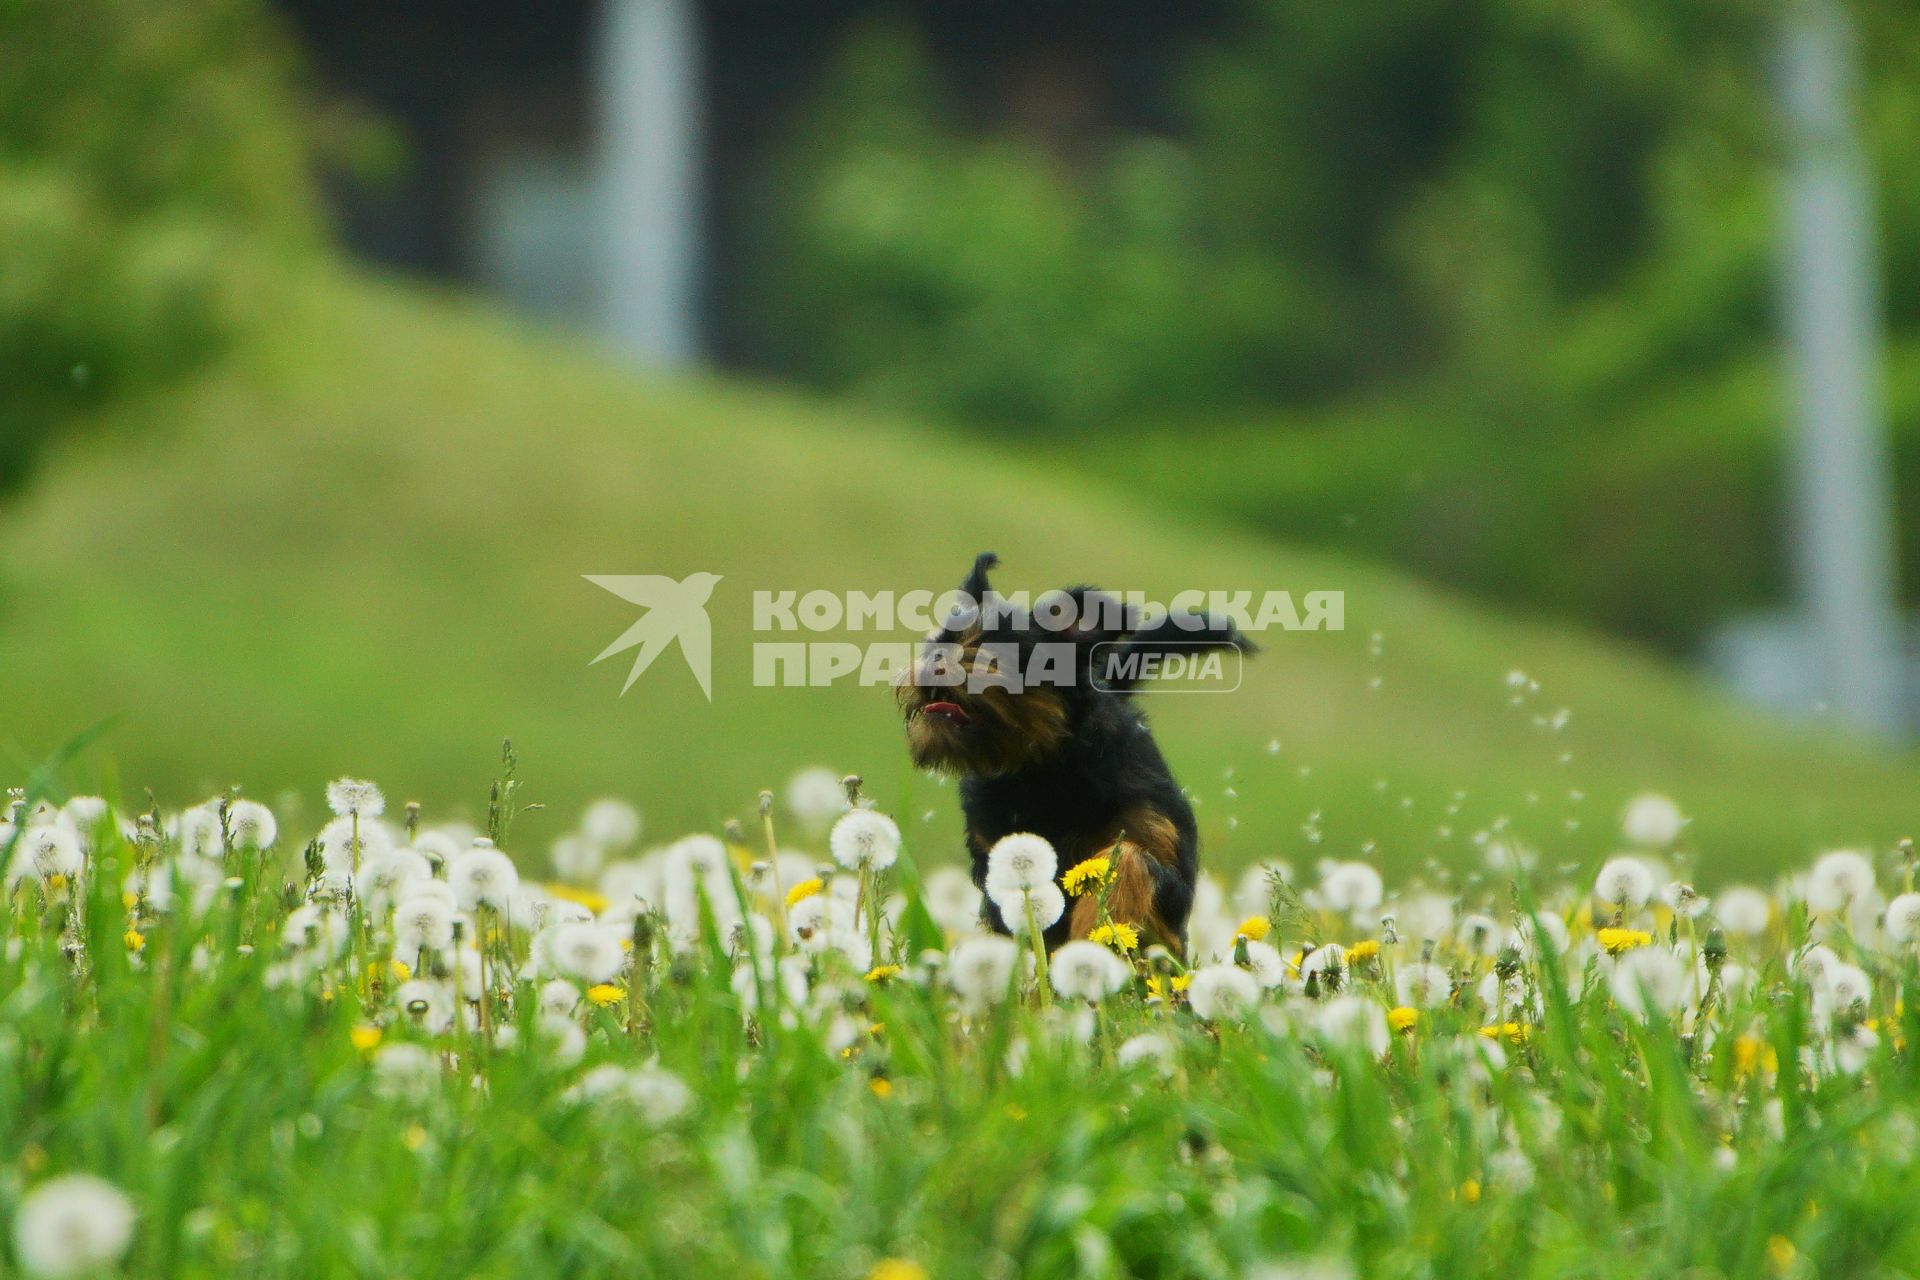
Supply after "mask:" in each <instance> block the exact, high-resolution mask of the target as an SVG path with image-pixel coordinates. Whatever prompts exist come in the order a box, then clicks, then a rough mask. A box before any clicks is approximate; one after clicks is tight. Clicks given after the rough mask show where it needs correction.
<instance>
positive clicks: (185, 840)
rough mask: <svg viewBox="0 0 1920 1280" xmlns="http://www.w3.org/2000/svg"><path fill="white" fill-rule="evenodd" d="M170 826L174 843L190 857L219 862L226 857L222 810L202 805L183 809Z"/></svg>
mask: <svg viewBox="0 0 1920 1280" xmlns="http://www.w3.org/2000/svg"><path fill="white" fill-rule="evenodd" d="M168 825H169V826H170V827H171V828H172V832H171V834H172V835H173V839H174V843H175V844H177V845H179V846H180V852H181V853H183V854H185V855H187V856H188V857H190V858H212V859H216V860H217V859H219V858H222V857H224V856H226V852H227V848H226V844H225V841H224V839H223V837H222V835H221V832H220V810H219V809H218V808H217V807H216V806H214V805H210V804H202V805H195V806H194V807H193V808H191V809H182V810H181V811H180V812H179V813H177V814H175V815H174V817H173V821H172V822H171V823H169V824H168Z"/></svg>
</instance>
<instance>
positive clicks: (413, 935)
mask: <svg viewBox="0 0 1920 1280" xmlns="http://www.w3.org/2000/svg"><path fill="white" fill-rule="evenodd" d="M452 945H453V904H452V903H451V902H448V901H447V900H446V899H445V898H444V897H441V896H439V895H437V894H421V893H416V894H414V895H412V896H411V897H409V898H407V899H406V900H405V901H404V902H402V903H401V904H400V905H399V906H398V907H395V908H394V911H393V946H394V950H396V951H398V952H399V953H401V954H402V955H414V956H417V955H419V954H420V952H422V951H444V950H446V949H447V948H448V947H450V946H452Z"/></svg>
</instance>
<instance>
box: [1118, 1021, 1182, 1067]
mask: <svg viewBox="0 0 1920 1280" xmlns="http://www.w3.org/2000/svg"><path fill="white" fill-rule="evenodd" d="M1173 1052H1174V1049H1173V1041H1171V1040H1169V1039H1167V1037H1165V1036H1163V1035H1161V1034H1160V1033H1159V1032H1157V1031H1145V1032H1142V1033H1141V1034H1139V1035H1137V1036H1134V1037H1133V1038H1132V1039H1130V1040H1125V1041H1122V1042H1121V1044H1120V1047H1119V1048H1118V1049H1115V1050H1114V1051H1113V1057H1114V1061H1116V1062H1118V1063H1119V1064H1120V1069H1121V1070H1122V1071H1125V1070H1126V1069H1128V1068H1129V1067H1140V1066H1145V1067H1151V1068H1153V1069H1154V1070H1155V1071H1158V1072H1160V1073H1161V1074H1162V1075H1165V1074H1167V1073H1169V1072H1171V1071H1172V1070H1173Z"/></svg>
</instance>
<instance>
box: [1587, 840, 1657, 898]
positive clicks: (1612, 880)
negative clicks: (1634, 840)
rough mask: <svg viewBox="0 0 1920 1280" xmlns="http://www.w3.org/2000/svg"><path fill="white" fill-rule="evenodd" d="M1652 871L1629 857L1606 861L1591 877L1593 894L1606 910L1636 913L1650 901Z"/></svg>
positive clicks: (1623, 855) (1626, 855)
mask: <svg viewBox="0 0 1920 1280" xmlns="http://www.w3.org/2000/svg"><path fill="white" fill-rule="evenodd" d="M1653 887H1654V878H1653V868H1651V867H1649V866H1648V865H1647V864H1646V863H1644V862H1642V861H1641V860H1640V859H1638V858H1636V857H1633V856H1632V855H1631V854H1621V855H1619V856H1618V857H1613V858H1609V859H1607V861H1606V863H1605V864H1604V865H1602V866H1601V868H1600V874H1599V875H1597V876H1595V877H1594V880H1593V893H1594V896H1595V897H1596V898H1599V899H1600V901H1602V902H1604V903H1607V904H1608V905H1609V906H1616V907H1624V908H1626V909H1627V910H1629V911H1638V910H1639V909H1640V908H1641V907H1644V906H1646V905H1647V902H1648V901H1649V900H1650V899H1651V898H1652V897H1653Z"/></svg>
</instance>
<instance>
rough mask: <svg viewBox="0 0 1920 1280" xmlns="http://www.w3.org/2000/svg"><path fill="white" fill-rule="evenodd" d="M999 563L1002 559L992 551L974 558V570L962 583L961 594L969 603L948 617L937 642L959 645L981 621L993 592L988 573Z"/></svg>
mask: <svg viewBox="0 0 1920 1280" xmlns="http://www.w3.org/2000/svg"><path fill="white" fill-rule="evenodd" d="M999 563H1000V557H999V556H997V555H995V554H993V552H991V551H982V552H981V553H980V554H979V555H977V556H975V557H974V558H973V568H972V569H971V570H970V571H969V572H968V573H967V576H966V578H965V580H963V581H962V582H961V583H960V594H962V595H964V596H965V597H967V603H966V604H964V605H962V606H961V607H960V608H958V609H956V610H955V611H954V612H953V613H951V614H949V615H948V616H947V619H946V622H945V623H944V624H943V625H942V626H941V628H940V632H939V634H938V635H936V636H935V637H934V639H935V640H937V641H940V642H943V643H946V644H957V643H959V642H960V641H961V640H962V639H964V638H965V636H966V633H967V632H968V631H969V630H971V629H972V628H973V627H974V626H975V625H976V624H977V623H978V622H979V621H980V616H981V613H982V612H983V611H984V610H985V609H986V607H987V596H988V594H989V593H990V592H992V590H993V588H992V586H990V585H989V584H988V582H987V573H988V572H989V571H990V570H992V569H993V568H994V566H996V565H998V564H999Z"/></svg>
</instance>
